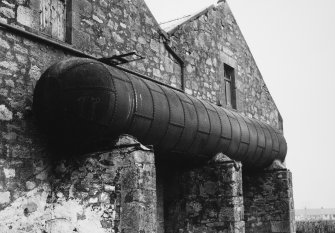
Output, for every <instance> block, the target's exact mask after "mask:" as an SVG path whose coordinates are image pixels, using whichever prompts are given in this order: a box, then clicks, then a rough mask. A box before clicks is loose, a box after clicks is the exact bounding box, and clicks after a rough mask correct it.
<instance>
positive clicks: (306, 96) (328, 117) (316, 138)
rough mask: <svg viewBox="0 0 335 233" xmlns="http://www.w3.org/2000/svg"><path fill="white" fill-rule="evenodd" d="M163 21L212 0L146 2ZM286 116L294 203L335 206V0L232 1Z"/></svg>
mask: <svg viewBox="0 0 335 233" xmlns="http://www.w3.org/2000/svg"><path fill="white" fill-rule="evenodd" d="M145 1H146V3H147V5H148V6H149V8H150V9H151V11H152V13H153V14H154V15H155V17H156V19H157V21H158V22H165V21H168V20H171V19H175V18H178V17H180V16H184V15H187V14H190V13H192V12H195V11H197V10H199V9H202V8H204V7H206V6H209V5H211V4H212V3H213V2H214V1H213V0H169V1H166V0H145ZM228 3H229V5H230V7H231V9H232V11H233V14H234V16H235V18H236V20H237V23H238V24H239V26H240V28H241V30H242V33H243V35H244V37H245V39H246V41H247V43H248V45H249V47H250V49H251V52H252V54H253V56H254V58H255V60H256V62H257V65H258V67H259V69H260V71H261V73H262V75H263V78H264V80H265V82H266V84H267V86H268V89H269V90H270V93H271V95H272V97H273V98H274V100H275V102H276V104H277V106H278V108H279V111H280V112H281V115H282V117H283V119H284V134H285V137H286V140H287V142H288V154H287V160H286V161H287V167H288V168H289V169H290V170H291V171H292V173H293V185H294V187H293V192H294V197H295V200H294V201H295V208H305V207H307V208H321V207H324V208H335V151H334V150H335V91H334V89H335V81H334V80H335V75H334V72H335V1H334V0H319V1H315V0H293V1H292V0H270V1H269V0H252V1H250V0H228Z"/></svg>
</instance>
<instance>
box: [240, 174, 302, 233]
mask: <svg viewBox="0 0 335 233" xmlns="http://www.w3.org/2000/svg"><path fill="white" fill-rule="evenodd" d="M243 197H244V209H245V212H244V216H245V222H246V227H245V228H246V230H245V231H246V232H247V233H271V232H281V233H291V232H295V222H294V204H293V192H292V174H291V172H290V171H288V170H273V171H264V172H258V173H250V172H249V173H248V172H244V173H243Z"/></svg>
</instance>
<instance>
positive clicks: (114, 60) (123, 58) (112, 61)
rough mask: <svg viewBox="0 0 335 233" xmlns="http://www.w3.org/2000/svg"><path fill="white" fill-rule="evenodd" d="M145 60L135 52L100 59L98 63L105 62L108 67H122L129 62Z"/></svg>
mask: <svg viewBox="0 0 335 233" xmlns="http://www.w3.org/2000/svg"><path fill="white" fill-rule="evenodd" d="M142 59H145V57H143V56H141V55H139V54H138V53H137V52H135V51H133V52H130V53H125V54H120V55H114V56H111V57H103V58H99V59H98V61H100V62H103V63H105V64H107V65H114V66H118V65H122V64H127V63H129V62H133V61H138V60H142Z"/></svg>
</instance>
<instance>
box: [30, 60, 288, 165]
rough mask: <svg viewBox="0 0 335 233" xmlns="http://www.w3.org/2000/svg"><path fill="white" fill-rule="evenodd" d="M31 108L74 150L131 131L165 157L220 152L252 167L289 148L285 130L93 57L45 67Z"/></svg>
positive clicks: (205, 155)
mask: <svg viewBox="0 0 335 233" xmlns="http://www.w3.org/2000/svg"><path fill="white" fill-rule="evenodd" d="M33 110H34V113H35V115H36V116H37V119H38V122H39V123H40V124H41V126H42V128H44V129H45V130H46V132H47V133H48V135H49V136H50V137H51V138H53V140H51V141H54V142H57V143H60V141H61V140H64V142H66V143H69V144H68V145H69V147H70V146H71V147H74V146H75V145H76V146H78V147H80V146H82V145H90V144H99V142H103V141H107V142H110V141H111V138H113V137H117V136H118V135H120V134H130V135H133V136H135V137H136V138H137V139H138V140H139V141H140V142H141V143H143V144H145V145H153V146H154V148H155V151H156V152H158V153H157V154H158V155H159V156H160V158H162V157H164V156H166V158H170V159H171V158H172V159H175V160H176V159H182V160H190V161H193V160H195V159H206V160H208V159H210V158H211V157H213V156H214V155H215V154H217V153H219V152H222V153H224V154H226V155H227V156H229V157H230V158H232V159H234V160H238V161H242V163H243V164H244V165H246V166H247V167H250V168H255V169H256V168H264V167H266V166H268V165H270V164H271V163H272V161H273V160H275V159H278V160H280V161H284V159H285V156H286V151H287V145H286V141H285V138H284V137H283V135H282V134H281V132H279V130H277V129H274V128H273V127H271V126H269V125H267V124H265V123H262V122H260V121H257V120H255V119H250V118H247V117H245V116H243V115H242V114H240V113H238V112H235V111H231V110H227V109H224V108H222V107H219V106H216V105H214V104H210V103H208V102H205V101H202V100H199V99H197V98H195V97H192V96H189V95H187V94H185V93H181V92H179V91H176V90H174V89H172V88H167V87H165V86H163V85H159V84H157V83H156V82H152V81H150V80H146V79H142V78H139V77H137V76H134V75H129V74H127V73H125V72H123V71H121V70H119V69H116V68H115V67H111V66H107V65H105V64H103V63H100V62H98V61H96V60H92V59H83V58H71V59H67V60H64V61H61V62H58V63H56V64H55V65H53V66H52V67H50V68H49V69H47V71H46V72H45V73H44V74H43V75H42V77H41V79H40V80H39V81H38V82H37V85H36V88H35V93H34V102H33ZM164 158H165V157H164Z"/></svg>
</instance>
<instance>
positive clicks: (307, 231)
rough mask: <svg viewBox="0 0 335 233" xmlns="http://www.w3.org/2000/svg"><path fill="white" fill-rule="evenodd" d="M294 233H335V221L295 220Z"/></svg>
mask: <svg viewBox="0 0 335 233" xmlns="http://www.w3.org/2000/svg"><path fill="white" fill-rule="evenodd" d="M296 224H297V230H296V233H335V221H334V220H332V221H330V220H329V221H326V220H315V221H296Z"/></svg>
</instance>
